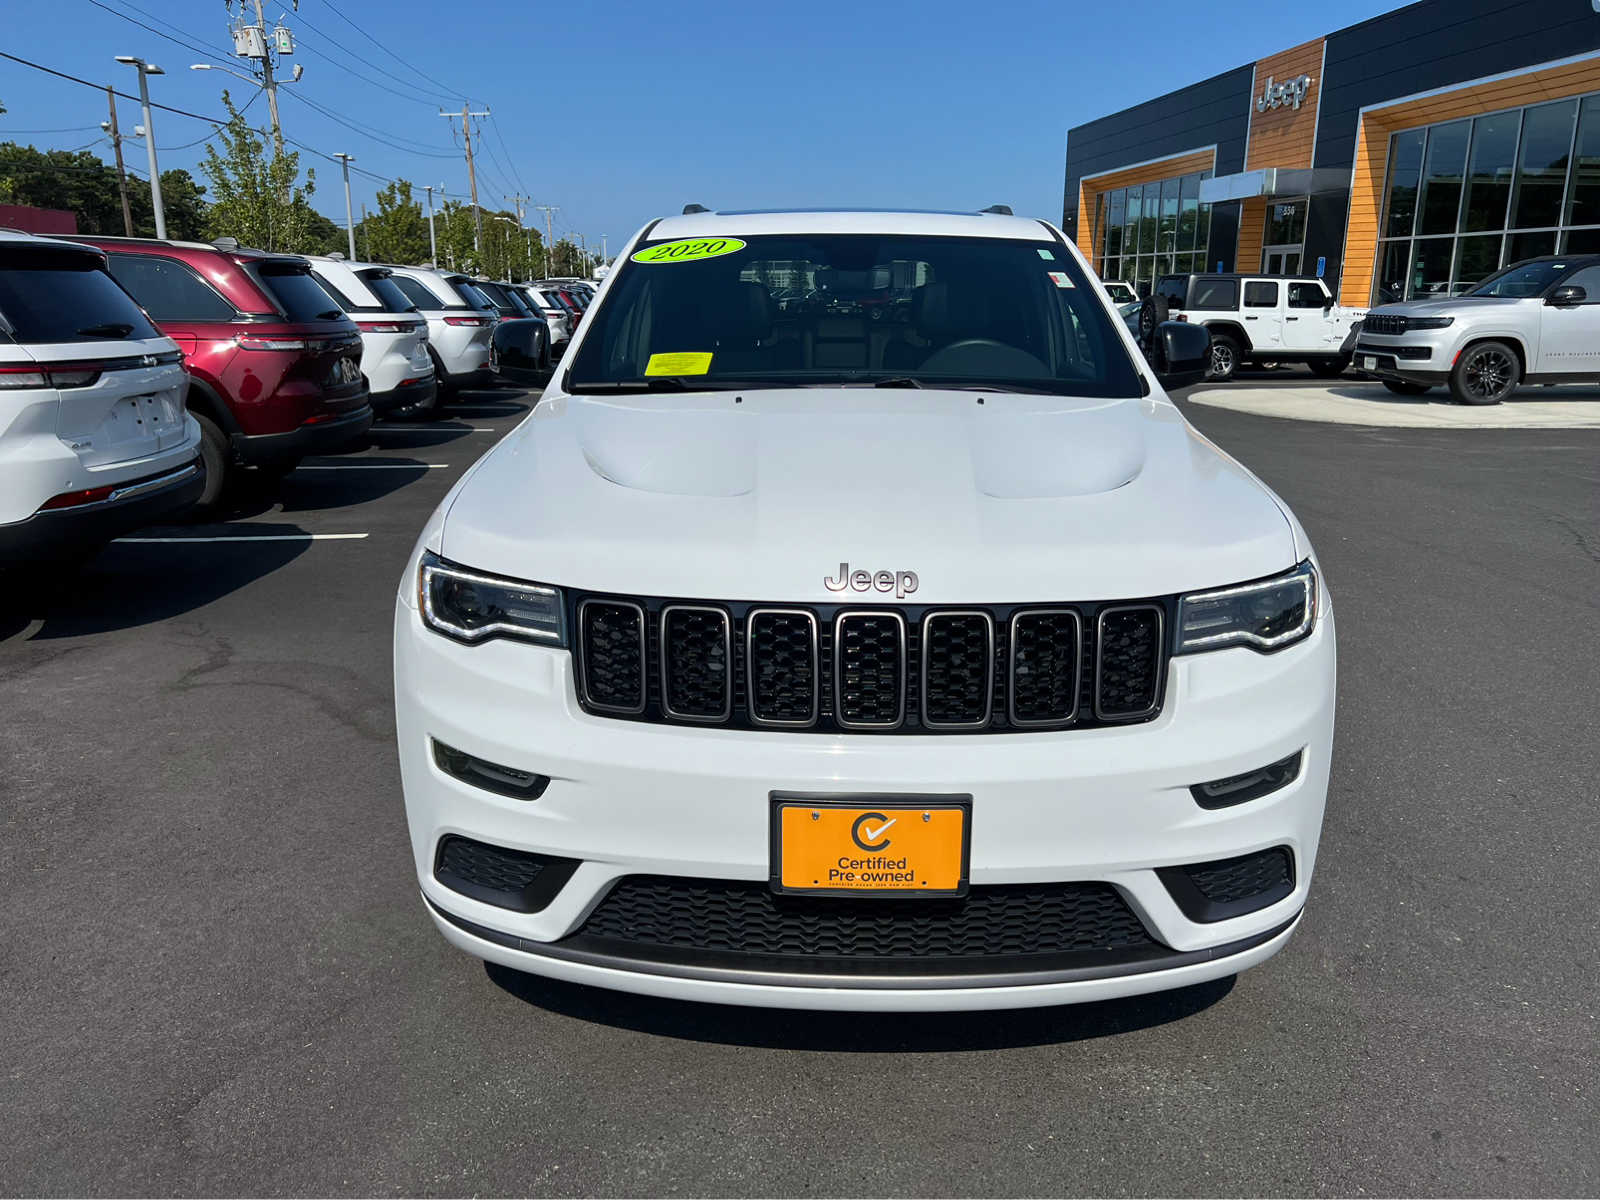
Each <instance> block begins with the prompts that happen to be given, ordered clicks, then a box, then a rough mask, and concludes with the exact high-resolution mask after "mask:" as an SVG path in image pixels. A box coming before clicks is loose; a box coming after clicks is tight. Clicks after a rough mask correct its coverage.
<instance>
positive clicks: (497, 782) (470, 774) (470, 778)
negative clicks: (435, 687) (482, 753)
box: [433, 741, 550, 800]
mask: <svg viewBox="0 0 1600 1200" xmlns="http://www.w3.org/2000/svg"><path fill="white" fill-rule="evenodd" d="M433 761H434V762H435V763H437V764H438V767H439V769H440V770H441V771H443V772H444V773H445V774H446V775H449V776H450V777H451V778H453V779H459V780H461V782H462V783H470V784H471V785H472V786H473V787H478V788H482V789H483V790H484V791H486V792H494V793H495V794H496V795H500V796H510V797H511V798H512V799H513V800H537V799H538V798H539V797H540V796H542V795H544V790H545V788H547V787H549V786H550V777H549V776H548V775H535V774H534V773H533V772H532V771H519V770H518V769H517V768H515V767H502V766H500V765H498V764H497V763H492V762H486V761H484V760H483V759H481V758H474V757H473V756H472V755H470V754H465V753H463V752H462V751H460V750H456V749H454V748H453V747H450V746H446V745H445V744H444V743H443V742H438V741H436V742H434V743H433Z"/></svg>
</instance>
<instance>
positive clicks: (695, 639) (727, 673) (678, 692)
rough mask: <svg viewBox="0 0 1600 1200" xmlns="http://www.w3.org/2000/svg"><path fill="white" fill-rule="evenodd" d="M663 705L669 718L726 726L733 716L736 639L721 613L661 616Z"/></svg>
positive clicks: (690, 610)
mask: <svg viewBox="0 0 1600 1200" xmlns="http://www.w3.org/2000/svg"><path fill="white" fill-rule="evenodd" d="M661 703H662V707H663V708H664V709H665V710H666V713H667V715H668V716H672V717H680V718H682V719H684V720H688V721H725V720H727V719H728V717H729V716H730V715H732V713H733V638H732V632H731V625H730V622H729V620H728V614H727V613H726V612H724V611H723V610H722V609H720V608H709V607H704V608H703V607H700V606H697V605H688V604H673V605H669V606H668V607H666V608H664V609H662V610H661Z"/></svg>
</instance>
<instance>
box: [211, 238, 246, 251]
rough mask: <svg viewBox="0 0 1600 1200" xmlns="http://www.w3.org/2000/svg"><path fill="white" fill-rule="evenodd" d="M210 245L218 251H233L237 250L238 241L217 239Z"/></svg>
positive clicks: (234, 239)
mask: <svg viewBox="0 0 1600 1200" xmlns="http://www.w3.org/2000/svg"><path fill="white" fill-rule="evenodd" d="M211 244H212V245H213V246H215V247H216V248H217V249H218V250H228V251H233V250H237V249H238V248H239V239H238V238H231V237H219V238H218V239H217V240H216V241H214V242H212V243H211Z"/></svg>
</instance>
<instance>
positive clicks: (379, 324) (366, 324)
mask: <svg viewBox="0 0 1600 1200" xmlns="http://www.w3.org/2000/svg"><path fill="white" fill-rule="evenodd" d="M356 327H357V328H358V329H360V330H361V332H362V333H410V332H411V331H412V330H413V329H415V328H416V327H417V326H416V324H415V323H414V322H411V321H357V322H356Z"/></svg>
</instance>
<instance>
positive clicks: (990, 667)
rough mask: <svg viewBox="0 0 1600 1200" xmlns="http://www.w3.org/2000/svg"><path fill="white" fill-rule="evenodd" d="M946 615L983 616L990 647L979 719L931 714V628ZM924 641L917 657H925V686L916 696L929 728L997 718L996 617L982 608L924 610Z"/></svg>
mask: <svg viewBox="0 0 1600 1200" xmlns="http://www.w3.org/2000/svg"><path fill="white" fill-rule="evenodd" d="M946 617H982V618H983V626H984V631H985V637H986V639H987V640H986V646H987V650H986V653H985V655H984V667H983V716H982V717H981V718H980V719H979V720H976V721H935V720H933V719H931V718H930V717H929V716H928V630H929V628H930V627H931V626H932V625H933V623H934V622H935V621H938V620H940V619H942V618H946ZM921 637H922V645H921V647H920V652H919V654H918V657H919V658H920V659H921V660H922V664H921V666H922V669H921V671H920V672H919V673H920V675H921V676H922V679H921V686H922V690H921V691H920V692H919V693H918V696H917V699H918V702H919V704H920V705H921V711H922V724H923V725H924V726H925V727H927V728H928V729H982V728H983V727H984V726H986V725H987V724H989V722H990V721H992V720H993V719H994V617H992V616H991V615H990V614H988V613H986V612H984V611H983V610H982V609H979V608H952V609H944V610H942V611H939V612H930V613H925V614H924V615H923V618H922V632H921ZM901 700H902V703H901V715H902V717H903V716H904V713H905V704H904V697H902V698H901Z"/></svg>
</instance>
